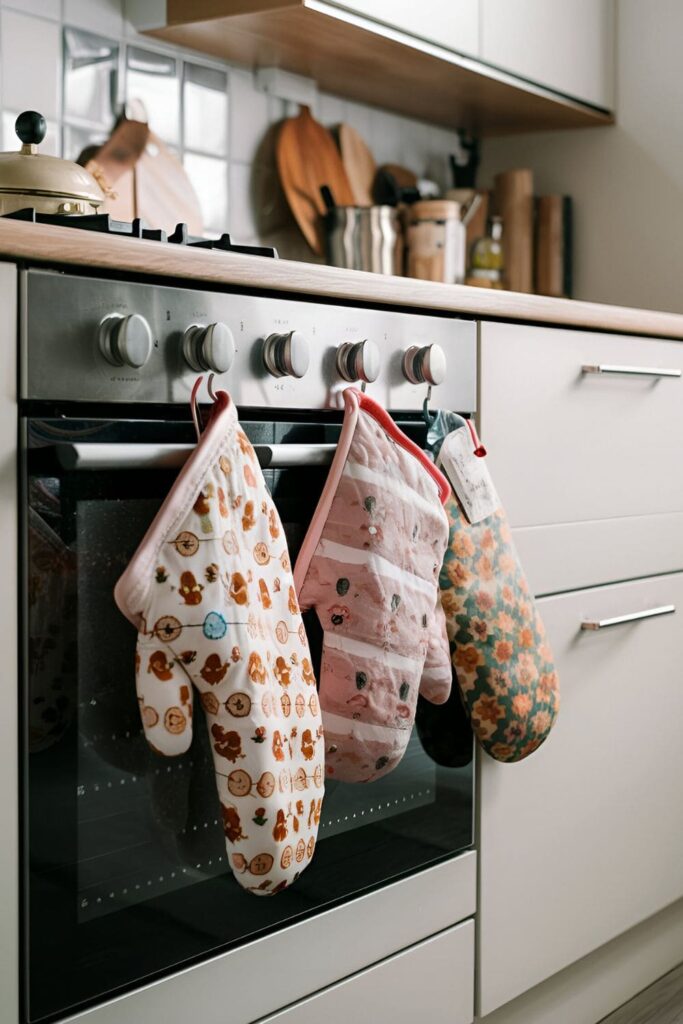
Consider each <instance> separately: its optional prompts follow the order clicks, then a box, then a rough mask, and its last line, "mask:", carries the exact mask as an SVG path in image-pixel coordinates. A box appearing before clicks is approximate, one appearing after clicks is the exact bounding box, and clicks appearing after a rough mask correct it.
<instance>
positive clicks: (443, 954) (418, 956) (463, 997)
mask: <svg viewBox="0 0 683 1024" xmlns="http://www.w3.org/2000/svg"><path fill="white" fill-rule="evenodd" d="M473 1017H474V922H473V921H464V922H463V923H462V924H459V925H458V926H457V927H456V928H449V929H448V930H447V931H445V932H441V933H440V934H439V935H435V936H434V937H433V938H431V939H428V940H427V941H426V942H420V943H418V945H416V946H412V947H411V948H410V949H407V950H405V951H404V952H403V953H399V954H398V956H392V957H390V958H389V959H388V960H384V961H382V963H379V964H376V965H375V966H374V967H371V968H370V969H369V970H367V971H361V972H360V973H359V974H355V975H354V976H353V977H352V978H347V979H346V980H345V981H342V982H340V984H338V985H334V986H332V988H328V989H325V991H323V992H319V993H318V994H317V995H314V996H312V997H311V998H310V999H306V1000H304V1001H303V1002H301V1003H297V1004H296V1005H295V1006H291V1007H289V1008H288V1009H286V1010H283V1011H282V1013H277V1014H275V1015H274V1016H272V1017H267V1018H266V1019H265V1020H264V1021H263V1022H262V1024H320V1022H321V1021H325V1024H349V1021H354V1020H355V1021H358V1022H362V1021H372V1024H415V1021H418V1020H423V1021H429V1024H471V1022H472V1020H473Z"/></svg>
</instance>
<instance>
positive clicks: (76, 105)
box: [64, 28, 119, 128]
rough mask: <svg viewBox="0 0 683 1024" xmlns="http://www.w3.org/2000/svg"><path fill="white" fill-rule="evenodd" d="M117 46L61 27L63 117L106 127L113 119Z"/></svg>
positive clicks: (89, 33) (88, 33) (116, 80)
mask: <svg viewBox="0 0 683 1024" xmlns="http://www.w3.org/2000/svg"><path fill="white" fill-rule="evenodd" d="M118 57H119V48H118V45H117V44H116V43H114V42H112V41H111V40H110V39H104V38H103V37H102V36H95V35H93V34H92V33H91V32H80V31H79V30H77V29H74V28H66V29H64V116H65V117H76V118H79V119H82V120H84V121H91V122H92V123H93V124H100V125H106V127H107V128H109V127H110V126H111V125H112V124H113V121H114V112H115V108H116V92H117V82H118Z"/></svg>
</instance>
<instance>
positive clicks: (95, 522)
mask: <svg viewBox="0 0 683 1024" xmlns="http://www.w3.org/2000/svg"><path fill="white" fill-rule="evenodd" d="M244 425H245V429H246V430H247V433H248V434H249V435H250V436H251V437H252V440H254V441H261V442H264V441H265V442H268V441H270V442H275V441H283V440H287V439H296V440H301V439H302V431H303V434H304V435H305V437H304V438H303V439H309V440H310V439H311V437H317V438H318V439H324V440H330V432H329V431H330V428H325V427H322V426H317V427H316V426H313V425H309V426H307V427H293V426H292V425H287V424H281V423H274V424H273V423H270V424H264V423H249V422H246V423H245V424H244ZM337 430H338V428H337V427H335V428H332V436H333V435H334V432H335V431H337ZM26 432H27V436H28V444H27V451H26V453H25V455H26V458H25V470H26V472H25V477H24V485H25V494H26V516H25V526H24V530H25V537H24V542H25V552H26V558H25V579H24V587H23V603H24V623H25V626H24V632H25V650H26V658H25V665H24V687H23V694H24V701H23V733H24V750H25V757H24V813H25V856H24V867H25V894H26V901H25V903H26V929H25V934H26V938H27V942H26V950H27V952H26V961H27V962H26V971H25V976H26V978H27V981H26V992H25V997H26V999H25V1004H26V1014H27V1018H28V1019H29V1020H30V1021H40V1020H43V1019H45V1018H50V1017H53V1016H59V1015H61V1014H64V1013H66V1012H68V1011H73V1010H74V1009H75V1008H77V1007H80V1006H83V1005H87V1004H88V1003H92V1002H95V1001H98V1000H100V999H103V998H105V997H107V996H110V995H112V994H114V993H115V992H117V991H121V990H122V989H125V988H129V987H131V986H134V985H135V984H138V983H141V982H142V981H148V980H149V979H151V978H152V977H154V976H159V975H161V974H163V973H164V972H168V971H170V970H172V969H174V968H177V967H178V966H180V965H186V964H188V963H190V962H192V961H195V960H197V959H199V958H202V957H206V956H207V955H209V954H211V953H213V952H215V951H218V950H219V949H225V948H227V947H229V946H231V945H237V944H240V943H244V942H246V941H247V940H249V939H252V938H255V937H257V936H259V935H263V934H264V933H266V932H268V931H272V930H274V929H277V928H279V927H282V926H283V925H285V924H288V923H291V922H293V921H295V920H297V919H300V918H302V917H303V916H305V915H310V914H313V913H315V912H316V911H319V910H321V909H322V908H324V907H329V906H330V905H332V904H334V903H335V902H339V901H342V900H346V899H349V898H350V897H352V896H355V895H357V894H359V893H361V892H364V891H367V890H369V889H370V888H373V887H376V886H380V885H383V884H385V883H387V882H389V881H392V880H395V879H396V878H398V877H401V876H402V875H406V874H408V873H411V872H414V871H416V870H419V869H420V868H423V867H425V866H426V865H429V864H433V863H435V862H437V861H439V860H442V859H444V858H446V857H449V856H452V855H453V854H454V853H456V852H458V851H460V850H462V849H463V848H465V847H467V846H469V845H470V844H471V841H472V770H471V765H468V766H465V767H463V768H459V769H442V768H438V767H437V766H436V765H435V764H434V763H433V761H431V760H430V759H429V757H427V755H426V754H425V753H424V751H423V749H422V747H421V745H420V742H419V740H418V738H417V735H414V736H413V739H412V740H411V743H410V746H409V749H408V752H407V754H406V756H405V757H404V759H403V761H402V763H401V764H400V765H399V767H398V768H397V769H396V770H395V771H394V772H393V773H391V774H390V775H388V776H387V777H386V778H384V779H382V780H380V781H379V782H377V783H374V784H371V785H367V786H350V785H344V784H340V783H330V784H329V785H328V788H327V795H326V798H325V801H324V806H323V817H322V822H321V829H320V836H319V838H320V841H319V844H318V847H317V852H316V856H315V859H314V862H313V864H312V865H311V867H310V868H309V869H308V870H307V871H306V872H305V873H304V874H303V876H302V877H301V879H300V880H299V881H298V882H297V884H296V885H295V886H293V887H292V889H291V890H287V891H285V892H283V893H281V894H279V895H278V896H277V897H276V898H275V899H272V900H261V899H255V898H254V897H253V896H251V895H250V894H248V893H246V892H245V891H244V890H243V889H242V888H241V887H240V886H239V885H237V884H236V883H235V882H234V880H233V878H232V875H231V872H230V870H229V868H228V864H227V859H226V852H225V846H224V840H223V834H222V829H221V825H220V823H219V815H218V814H217V809H218V803H217V798H216V794H215V788H214V779H213V774H212V767H211V758H210V751H209V749H208V743H207V740H206V736H205V734H204V730H202V729H196V730H195V737H194V741H193V744H192V747H191V749H190V750H189V752H188V753H187V754H185V755H183V756H181V757H178V758H175V759H166V758H163V757H160V756H158V755H156V754H155V753H154V752H153V751H152V750H151V749H150V748H149V747H148V745H147V744H146V743H145V741H144V737H143V735H142V731H141V725H140V720H139V713H138V707H137V701H136V696H135V684H134V676H133V665H134V660H133V656H134V648H135V640H136V638H135V631H134V630H133V629H132V627H131V626H130V624H129V623H128V622H127V621H126V620H125V619H124V617H123V616H122V615H121V614H120V612H119V611H118V609H117V608H116V606H115V604H114V601H113V597H112V591H113V587H114V584H115V582H116V580H117V579H118V577H119V575H120V574H121V572H122V571H123V569H124V568H125V566H126V563H127V561H128V559H129V558H130V556H131V555H132V553H133V551H134V550H135V548H136V546H137V544H138V543H139V541H140V539H141V538H142V536H143V534H144V532H145V530H146V529H147V527H148V525H149V523H150V521H151V519H152V518H153V516H154V514H155V512H156V510H157V509H158V507H159V505H160V503H161V501H162V499H163V498H164V496H165V494H166V493H167V491H168V489H169V487H170V485H171V483H172V481H173V476H174V474H173V473H171V472H169V471H161V470H154V471H148V470H147V471H144V472H143V471H139V470H137V471H133V470H130V471H126V470H117V471H109V472H102V471H90V470H88V471H73V472H67V471H64V470H63V469H61V468H60V467H59V465H58V463H57V461H56V459H55V458H54V444H55V443H56V442H58V441H59V442H63V441H78V442H79V443H85V444H97V443H100V442H108V443H119V442H122V441H124V442H129V443H130V442H132V441H138V442H139V441H147V442H154V443H160V442H164V443H178V444H187V443H190V442H192V440H193V437H192V432H191V427H190V426H189V424H187V423H151V422H143V423H140V422H139V423H130V422H127V423H124V422H114V423H93V422H89V423H86V422H74V421H64V420H59V421H56V420H55V421H47V420H43V421H40V422H39V421H36V420H33V421H28V422H27V423H26ZM325 472H326V471H325V470H324V469H322V470H314V469H299V470H283V471H280V472H278V473H274V472H272V471H268V472H267V481H268V483H269V484H270V486H271V488H272V489H273V492H274V495H275V498H276V501H277V503H278V506H279V509H280V512H281V516H282V519H283V522H284V524H285V528H286V530H287V532H288V536H289V539H290V545H291V547H292V554H293V556H294V555H295V553H296V547H297V545H298V543H300V540H301V536H302V535H303V532H304V531H305V527H306V524H307V522H308V521H309V519H310V515H311V512H312V510H313V508H314V506H315V503H316V501H317V497H318V495H319V492H320V487H321V485H322V482H323V480H324V476H325ZM311 638H312V646H313V647H315V636H314V633H313V631H312V633H311Z"/></svg>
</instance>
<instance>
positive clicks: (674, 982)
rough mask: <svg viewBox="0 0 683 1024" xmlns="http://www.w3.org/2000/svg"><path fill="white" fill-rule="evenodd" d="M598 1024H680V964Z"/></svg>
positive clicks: (682, 987)
mask: <svg viewBox="0 0 683 1024" xmlns="http://www.w3.org/2000/svg"><path fill="white" fill-rule="evenodd" d="M600 1024H683V964H681V965H680V966H679V967H676V968H675V969H674V970H673V971H669V973H668V974H665V975H664V977H663V978H660V979H659V981H656V982H655V983H654V985H650V987H649V988H646V989H645V990H644V991H643V992H640V993H639V994H638V995H637V996H635V997H634V998H633V999H631V1000H630V1001H629V1002H628V1003H624V1005H623V1006H620V1007H619V1009H618V1010H615V1011H614V1013H611V1014H610V1015H609V1017H604V1018H603V1019H602V1021H600Z"/></svg>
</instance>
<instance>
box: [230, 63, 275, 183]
mask: <svg viewBox="0 0 683 1024" xmlns="http://www.w3.org/2000/svg"><path fill="white" fill-rule="evenodd" d="M271 120H272V116H271V104H270V103H269V97H268V96H267V95H266V93H264V92H257V90H256V89H255V88H254V79H253V75H252V73H251V72H250V71H241V70H236V69H235V70H233V71H231V72H230V147H229V155H230V159H231V160H237V161H239V162H240V163H251V161H252V160H254V159H255V158H256V156H257V152H258V148H259V146H260V144H261V141H262V139H263V136H264V135H265V134H266V132H267V130H268V128H269V127H270V124H271Z"/></svg>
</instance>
